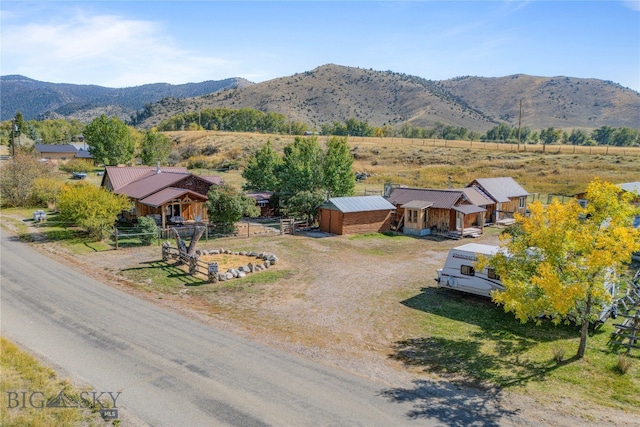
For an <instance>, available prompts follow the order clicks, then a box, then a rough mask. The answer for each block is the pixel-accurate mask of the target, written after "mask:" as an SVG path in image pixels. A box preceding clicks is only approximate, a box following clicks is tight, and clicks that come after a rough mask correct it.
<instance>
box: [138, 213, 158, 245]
mask: <svg viewBox="0 0 640 427" xmlns="http://www.w3.org/2000/svg"><path fill="white" fill-rule="evenodd" d="M135 232H136V233H149V234H146V235H144V236H140V241H141V242H142V244H143V245H146V246H149V245H150V244H151V243H153V242H155V241H156V240H157V239H158V225H157V224H156V221H155V220H154V219H153V218H151V217H148V216H143V217H142V218H138V225H136V227H135Z"/></svg>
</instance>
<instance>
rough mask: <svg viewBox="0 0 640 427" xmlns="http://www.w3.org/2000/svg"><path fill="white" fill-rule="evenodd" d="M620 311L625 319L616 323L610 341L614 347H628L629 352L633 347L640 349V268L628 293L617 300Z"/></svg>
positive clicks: (619, 314) (630, 284) (628, 352)
mask: <svg viewBox="0 0 640 427" xmlns="http://www.w3.org/2000/svg"><path fill="white" fill-rule="evenodd" d="M616 305H617V308H618V310H619V313H618V315H617V317H621V318H623V319H624V320H623V321H622V323H615V324H614V326H615V327H616V331H615V332H613V333H612V334H611V339H610V341H609V343H610V344H611V345H612V346H614V347H626V348H627V354H631V350H632V349H640V270H638V271H637V272H636V274H635V276H634V277H633V279H632V280H631V281H630V282H629V287H628V288H627V294H626V295H625V296H624V297H622V298H620V299H618V300H617V301H616Z"/></svg>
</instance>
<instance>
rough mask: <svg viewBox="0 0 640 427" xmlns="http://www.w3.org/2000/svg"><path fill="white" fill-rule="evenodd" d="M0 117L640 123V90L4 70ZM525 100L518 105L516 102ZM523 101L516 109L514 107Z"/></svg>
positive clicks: (321, 73)
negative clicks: (113, 79)
mask: <svg viewBox="0 0 640 427" xmlns="http://www.w3.org/2000/svg"><path fill="white" fill-rule="evenodd" d="M0 83H1V87H0V97H1V99H0V102H1V103H2V120H8V119H11V118H12V117H13V116H14V115H15V113H16V112H17V111H20V112H22V114H23V115H24V117H25V119H33V118H40V119H42V118H60V117H65V118H73V119H78V120H80V121H82V122H89V121H91V120H92V119H93V118H95V117H97V116H98V115H100V114H103V113H104V114H107V115H117V116H118V117H120V118H121V119H123V120H125V121H131V120H133V122H134V123H135V125H136V126H137V127H140V128H150V127H152V126H155V125H157V124H158V123H159V122H160V121H162V120H163V119H165V118H168V117H170V116H172V115H175V114H178V113H182V112H189V111H197V110H198V109H204V108H221V107H224V108H232V109H237V108H253V109H257V110H261V111H265V112H269V111H273V112H277V113H281V114H284V115H285V116H286V117H287V118H289V119H291V120H295V121H300V122H304V123H307V124H309V126H310V127H311V128H316V129H317V128H319V127H320V126H321V125H322V124H325V123H333V122H340V123H342V122H344V121H346V120H347V119H350V118H355V119H357V120H360V121H366V122H367V123H368V124H369V125H371V126H384V125H390V126H401V125H404V124H408V125H411V126H417V127H429V126H433V125H434V124H435V123H443V124H445V125H453V126H461V127H465V128H467V129H470V130H475V131H486V130H487V129H490V128H492V127H494V126H495V125H497V124H499V123H507V124H510V125H514V126H517V125H518V122H519V120H521V122H522V126H527V127H529V128H530V129H534V130H536V129H542V128H547V127H556V128H562V129H572V128H582V129H594V128H598V127H601V126H612V127H630V128H635V129H640V93H638V92H636V91H634V90H631V89H628V88H625V87H623V86H621V85H619V84H617V83H614V82H611V81H605V80H599V79H585V78H575V77H564V76H562V77H539V76H530V75H525V74H516V75H511V76H505V77H474V76H465V77H456V78H452V79H448V80H440V81H434V80H428V79H424V78H422V77H418V76H412V75H407V74H402V73H397V72H393V71H375V70H371V69H363V68H358V67H347V66H341V65H335V64H327V65H323V66H320V67H318V68H315V69H313V70H311V71H306V72H302V73H296V74H294V75H292V76H286V77H280V78H276V79H272V80H268V81H265V82H262V83H251V82H249V81H247V80H245V79H241V78H229V79H225V80H220V81H206V82H202V83H188V84H183V85H170V84H165V83H157V84H149V85H143V86H136V87H131V88H121V89H113V88H105V87H101V86H95V85H73V84H59V83H58V84H57V83H45V82H39V81H36V80H32V79H29V78H27V77H23V76H15V75H13V76H2V77H1V80H0ZM521 105H522V109H520V106H521ZM520 111H522V113H520Z"/></svg>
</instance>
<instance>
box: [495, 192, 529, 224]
mask: <svg viewBox="0 0 640 427" xmlns="http://www.w3.org/2000/svg"><path fill="white" fill-rule="evenodd" d="M526 210H527V201H526V198H525V202H524V208H520V197H512V198H510V199H509V201H508V202H504V203H502V206H501V208H500V211H501V212H500V219H504V218H513V214H514V213H515V212H518V213H520V214H524V213H525V212H526Z"/></svg>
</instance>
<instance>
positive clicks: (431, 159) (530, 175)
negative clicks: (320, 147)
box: [167, 131, 640, 195]
mask: <svg viewBox="0 0 640 427" xmlns="http://www.w3.org/2000/svg"><path fill="white" fill-rule="evenodd" d="M167 135H168V136H169V137H170V138H171V139H172V140H173V141H174V142H175V143H176V148H177V149H184V148H185V147H188V146H193V147H196V148H204V147H206V146H207V145H209V146H214V147H216V148H218V149H219V152H217V153H216V154H215V155H212V156H208V157H209V158H212V159H217V160H221V161H222V160H224V159H233V160H234V161H237V162H238V163H239V165H240V169H242V166H243V165H244V163H245V162H246V158H247V156H249V155H250V154H251V153H253V152H255V150H257V149H259V148H260V147H261V146H262V145H263V144H265V143H266V142H267V141H271V143H272V145H273V146H274V148H276V149H277V150H280V151H281V150H282V148H283V147H284V146H285V145H287V144H290V143H291V142H293V140H294V138H295V137H294V136H290V135H264V134H255V133H232V132H214V131H184V132H168V133H167ZM318 138H319V141H320V143H321V144H322V143H324V142H325V141H326V139H327V137H325V136H320V137H318ZM348 140H349V144H350V145H351V147H352V149H351V152H352V153H353V155H354V157H355V159H356V160H355V162H354V169H355V170H356V171H360V172H366V173H368V174H369V175H370V177H369V178H368V179H367V180H366V181H362V182H360V183H359V184H358V186H357V191H358V193H360V194H362V193H364V192H365V191H366V192H371V193H373V192H381V191H382V188H383V185H384V183H385V182H391V183H396V184H402V185H408V186H414V187H432V188H446V187H447V186H448V185H449V177H451V185H452V186H454V187H460V186H464V185H466V184H468V183H469V182H470V181H472V180H473V179H474V178H479V177H485V178H487V177H497V176H511V177H513V178H514V179H516V180H517V181H518V182H519V183H520V184H521V185H522V186H523V187H524V188H525V189H526V190H527V191H529V192H530V193H540V194H543V195H547V194H565V195H570V194H575V193H577V192H580V191H583V190H584V189H585V187H586V185H587V184H588V183H589V182H590V181H591V180H593V178H595V177H599V178H601V179H603V180H606V181H609V182H613V183H622V182H633V181H638V179H640V147H583V146H568V145H547V146H546V147H543V146H542V145H524V144H523V145H521V146H520V151H517V150H518V146H517V144H496V143H482V142H477V141H476V142H471V141H445V140H437V139H436V140H434V139H409V138H363V137H349V139H348ZM543 150H544V151H543ZM184 163H185V164H186V163H187V162H186V161H185V162H184ZM213 173H217V174H219V175H221V176H222V177H223V178H224V179H225V181H227V182H229V183H231V184H233V185H238V186H240V185H242V183H243V182H244V181H243V179H242V177H241V176H240V173H241V171H233V170H232V171H229V172H224V173H220V172H213Z"/></svg>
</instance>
